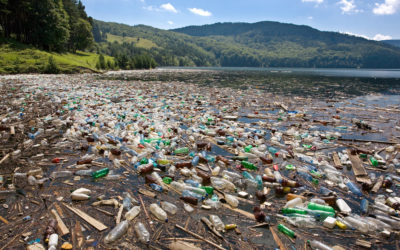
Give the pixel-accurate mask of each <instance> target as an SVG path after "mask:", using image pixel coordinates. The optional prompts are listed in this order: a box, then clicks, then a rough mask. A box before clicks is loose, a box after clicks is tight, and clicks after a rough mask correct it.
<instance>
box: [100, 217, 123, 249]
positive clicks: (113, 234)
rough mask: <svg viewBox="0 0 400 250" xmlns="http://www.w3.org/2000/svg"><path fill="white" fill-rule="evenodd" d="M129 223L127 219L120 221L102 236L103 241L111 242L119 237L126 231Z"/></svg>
mask: <svg viewBox="0 0 400 250" xmlns="http://www.w3.org/2000/svg"><path fill="white" fill-rule="evenodd" d="M128 226H129V223H128V221H127V220H124V221H122V222H120V223H119V224H118V225H116V226H115V227H114V228H113V229H112V230H111V231H110V232H109V233H108V234H107V236H106V237H105V238H104V243H106V244H109V243H112V242H114V241H116V240H118V239H119V238H121V237H122V236H123V235H124V234H125V233H126V232H127V231H128Z"/></svg>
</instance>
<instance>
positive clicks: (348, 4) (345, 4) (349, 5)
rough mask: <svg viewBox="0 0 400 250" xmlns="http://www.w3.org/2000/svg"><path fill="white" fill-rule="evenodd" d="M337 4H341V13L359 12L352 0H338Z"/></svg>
mask: <svg viewBox="0 0 400 250" xmlns="http://www.w3.org/2000/svg"><path fill="white" fill-rule="evenodd" d="M338 4H339V5H341V6H340V9H341V10H342V13H343V14H350V13H358V12H360V10H358V9H356V8H357V6H356V4H355V3H354V0H340V1H339V2H338Z"/></svg>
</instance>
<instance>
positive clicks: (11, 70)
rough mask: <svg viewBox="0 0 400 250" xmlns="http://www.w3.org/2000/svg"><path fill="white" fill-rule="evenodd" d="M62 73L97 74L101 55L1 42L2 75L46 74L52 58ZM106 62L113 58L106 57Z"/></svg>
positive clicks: (0, 67) (0, 72) (0, 63)
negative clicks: (97, 64)
mask: <svg viewBox="0 0 400 250" xmlns="http://www.w3.org/2000/svg"><path fill="white" fill-rule="evenodd" d="M51 56H52V57H53V58H54V62H55V64H56V66H57V68H58V69H59V72H60V73H82V72H97V71H98V70H97V69H96V63H97V61H98V58H99V55H97V54H94V53H89V52H81V51H78V52H76V53H63V54H59V53H50V52H46V51H42V50H39V49H37V48H34V47H33V46H30V45H25V44H21V43H18V42H16V41H14V40H4V39H3V40H0V74H17V73H45V72H46V68H47V66H48V63H49V58H50V57H51ZM105 59H106V60H112V57H108V56H105Z"/></svg>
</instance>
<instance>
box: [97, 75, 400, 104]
mask: <svg viewBox="0 0 400 250" xmlns="http://www.w3.org/2000/svg"><path fill="white" fill-rule="evenodd" d="M102 78H112V79H119V80H142V81H162V82H173V81H179V82H186V83H195V84H200V85H206V86H207V85H212V86H218V87H231V88H238V89H247V88H256V89H260V90H264V91H267V92H271V93H275V94H279V95H289V96H290V95H295V96H304V97H316V98H338V97H355V96H362V95H367V94H388V95H395V94H400V70H355V69H350V70H346V69H252V68H204V69H203V68H200V69H199V68H192V69H187V68H161V69H157V70H152V71H130V72H120V73H116V74H108V75H106V76H102Z"/></svg>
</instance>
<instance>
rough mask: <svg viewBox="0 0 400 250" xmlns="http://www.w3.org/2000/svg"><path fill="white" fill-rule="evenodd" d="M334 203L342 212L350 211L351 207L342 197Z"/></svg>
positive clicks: (348, 212)
mask: <svg viewBox="0 0 400 250" xmlns="http://www.w3.org/2000/svg"><path fill="white" fill-rule="evenodd" d="M336 205H337V206H338V207H339V210H340V212H342V213H344V214H350V213H351V208H350V207H349V205H347V203H346V201H344V200H343V199H337V200H336Z"/></svg>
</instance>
